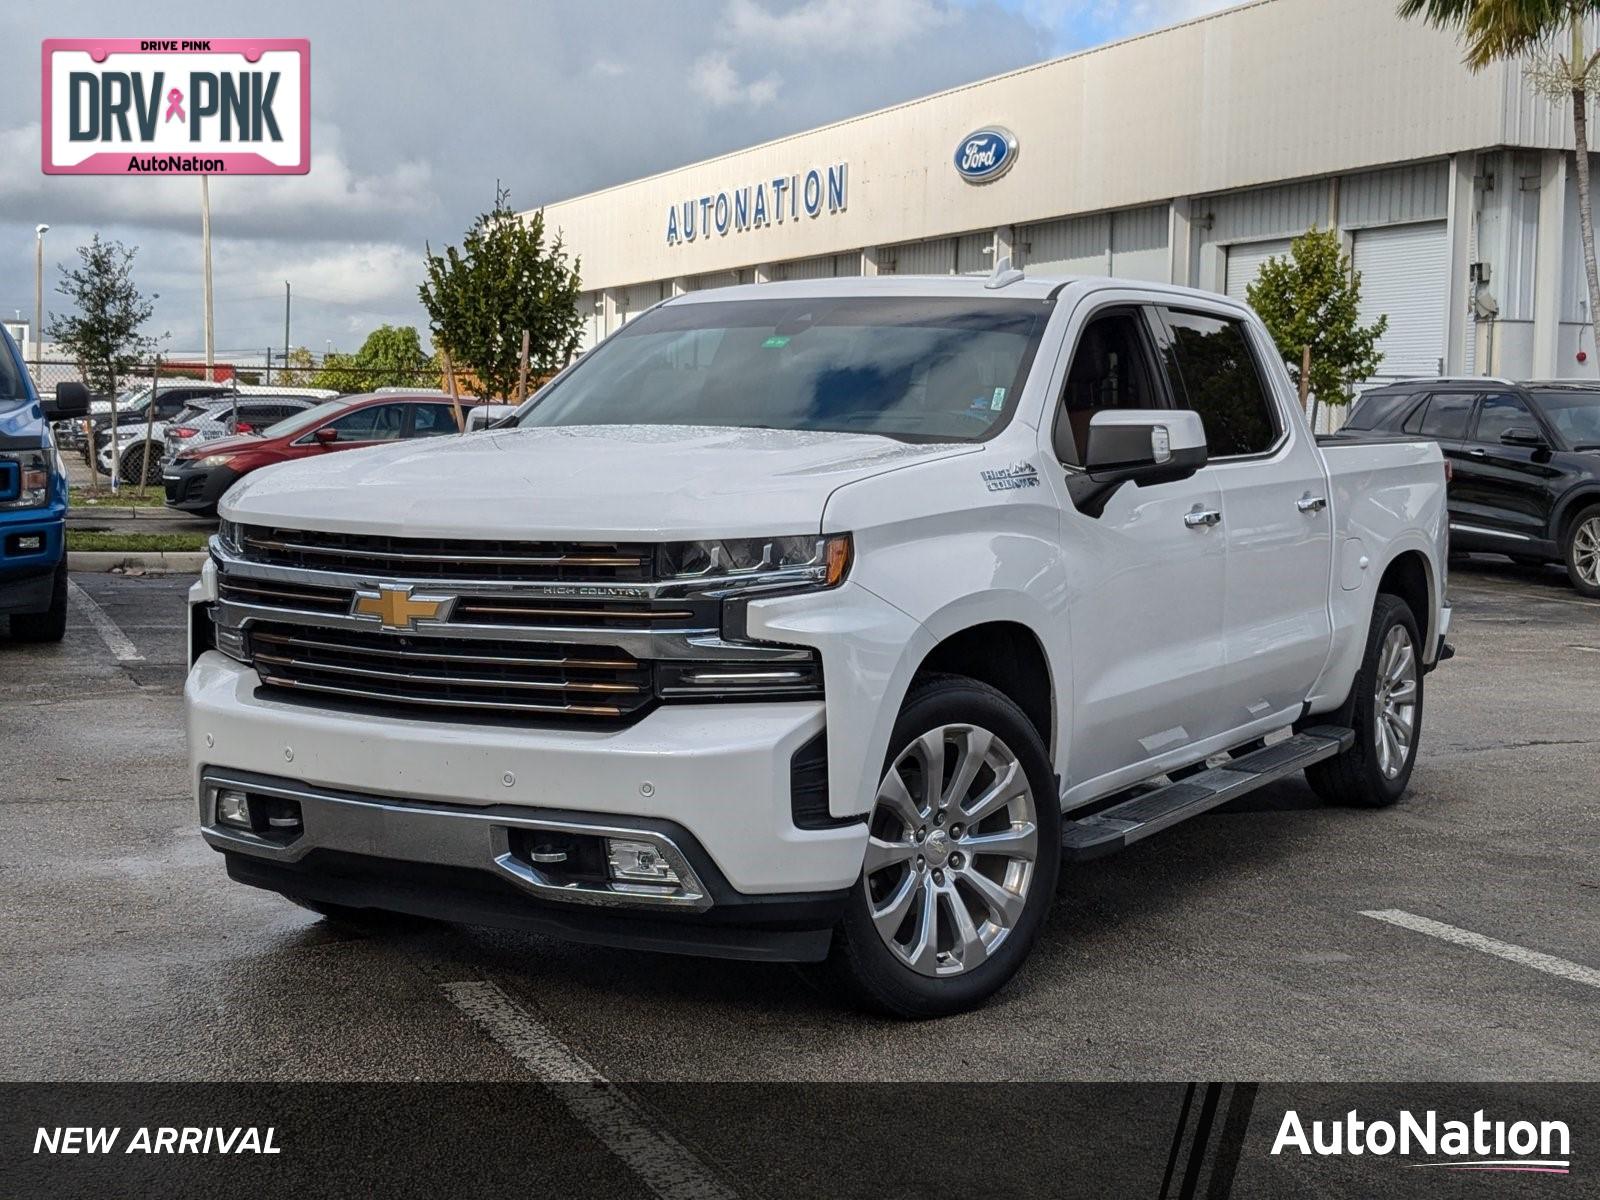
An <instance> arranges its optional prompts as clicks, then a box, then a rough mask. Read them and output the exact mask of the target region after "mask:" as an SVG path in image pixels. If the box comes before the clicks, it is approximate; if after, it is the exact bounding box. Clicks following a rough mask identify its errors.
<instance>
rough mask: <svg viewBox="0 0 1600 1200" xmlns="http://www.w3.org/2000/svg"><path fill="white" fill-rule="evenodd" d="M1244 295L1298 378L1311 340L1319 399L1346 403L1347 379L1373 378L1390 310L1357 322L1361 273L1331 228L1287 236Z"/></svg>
mask: <svg viewBox="0 0 1600 1200" xmlns="http://www.w3.org/2000/svg"><path fill="white" fill-rule="evenodd" d="M1245 299H1246V300H1248V301H1249V302H1250V307H1251V308H1253V309H1255V310H1256V312H1257V313H1258V314H1259V315H1260V317H1261V320H1262V321H1263V322H1264V323H1265V324H1266V327H1267V332H1268V333H1270V334H1271V335H1272V340H1273V342H1274V343H1275V344H1276V345H1277V347H1278V353H1279V354H1281V355H1283V361H1284V365H1285V366H1287V367H1288V368H1289V376H1290V378H1292V379H1293V380H1294V381H1295V383H1296V384H1297V385H1298V384H1299V383H1300V369H1301V362H1302V358H1303V355H1304V352H1305V348H1306V347H1307V346H1310V347H1311V375H1310V378H1309V379H1308V380H1307V387H1308V390H1310V392H1311V393H1312V394H1313V395H1315V396H1316V398H1317V402H1318V403H1320V404H1348V403H1350V390H1351V387H1352V385H1354V384H1356V383H1358V382H1360V381H1361V380H1363V379H1368V378H1371V377H1372V376H1373V375H1374V374H1376V372H1377V370H1378V366H1379V365H1380V364H1381V363H1382V362H1383V352H1382V351H1381V350H1379V349H1378V339H1379V338H1381V337H1382V336H1383V331H1384V330H1385V329H1387V328H1388V327H1389V318H1388V317H1387V316H1381V317H1379V318H1378V319H1377V320H1376V321H1374V322H1373V323H1372V324H1371V325H1363V324H1361V273H1360V272H1359V271H1355V270H1353V269H1352V268H1351V266H1350V256H1349V255H1347V254H1346V253H1345V252H1344V247H1343V246H1341V245H1340V244H1339V235H1338V234H1337V233H1335V232H1334V231H1333V230H1331V229H1316V228H1313V229H1311V230H1309V231H1307V232H1306V233H1303V234H1301V235H1300V236H1299V237H1297V238H1295V239H1294V241H1292V242H1291V243H1289V253H1288V256H1287V257H1284V258H1278V257H1273V258H1269V259H1267V261H1266V262H1265V263H1264V264H1262V267H1261V274H1260V275H1258V276H1256V280H1255V282H1254V283H1252V284H1251V285H1250V286H1249V287H1248V288H1246V289H1245Z"/></svg>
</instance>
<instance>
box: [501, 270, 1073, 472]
mask: <svg viewBox="0 0 1600 1200" xmlns="http://www.w3.org/2000/svg"><path fill="white" fill-rule="evenodd" d="M1050 310H1051V302H1049V301H1041V300H998V299H987V298H985V299H979V300H974V299H967V298H959V297H958V298H928V297H915V298H907V297H897V296H870V297H860V296H857V297H851V298H848V299H810V300H804V299H791V300H782V299H774V300H724V301H708V302H701V303H695V304H679V305H670V306H667V307H665V308H658V309H655V310H653V311H652V312H649V313H647V314H645V315H644V316H642V317H640V318H639V319H638V320H636V321H632V322H630V323H629V324H628V325H626V326H624V327H623V329H622V330H621V331H620V332H619V333H618V334H617V335H616V336H615V337H613V338H611V339H609V340H608V341H606V342H605V344H604V345H602V346H600V347H598V348H597V349H595V350H593V351H591V352H590V353H589V354H588V355H587V356H586V357H585V358H584V359H583V360H582V361H581V362H580V363H579V364H578V365H577V366H575V367H574V368H573V369H572V371H571V372H570V373H569V374H568V375H567V376H566V378H564V379H562V380H561V382H560V383H558V384H556V385H555V386H554V387H553V388H552V389H550V390H549V391H548V392H546V393H545V394H544V395H543V396H541V397H540V398H539V400H538V402H537V403H536V404H535V405H534V406H533V407H532V408H531V409H530V410H528V411H526V412H524V414H523V415H522V417H521V418H520V420H519V421H518V422H517V424H519V425H521V426H524V427H534V426H552V425H724V426H747V427H755V428H760V429H806V430H826V431H829V432H835V433H875V434H881V435H883V436H885V437H892V438H899V439H901V440H904V441H941V442H975V441H981V440H983V439H985V438H987V437H991V436H993V435H994V434H995V433H997V432H999V430H1000V429H1001V428H1002V427H1003V426H1004V425H1005V423H1006V422H1007V421H1009V420H1010V419H1011V414H1012V413H1013V412H1014V411H1015V410H1016V405H1017V399H1018V396H1019V394H1020V392H1021V390H1022V383H1023V380H1024V379H1025V378H1026V377H1027V373H1028V367H1029V365H1030V364H1031V363H1032V361H1033V355H1034V351H1035V350H1036V349H1037V347H1038V344H1039V337H1040V335H1041V334H1042V333H1043V331H1044V325H1045V321H1046V320H1047V319H1048V318H1049V316H1050Z"/></svg>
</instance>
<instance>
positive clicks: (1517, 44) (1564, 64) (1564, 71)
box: [1400, 0, 1600, 345]
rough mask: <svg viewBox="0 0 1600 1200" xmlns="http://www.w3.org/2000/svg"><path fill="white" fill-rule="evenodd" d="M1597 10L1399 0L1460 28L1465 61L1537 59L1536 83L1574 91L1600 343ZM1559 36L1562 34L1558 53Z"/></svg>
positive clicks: (1478, 65) (1492, 1)
mask: <svg viewBox="0 0 1600 1200" xmlns="http://www.w3.org/2000/svg"><path fill="white" fill-rule="evenodd" d="M1595 12H1600V0H1400V15H1401V16H1402V17H1415V16H1418V15H1420V16H1421V17H1422V19H1423V20H1425V21H1427V22H1428V23H1429V24H1430V25H1436V26H1438V27H1439V28H1441V29H1456V30H1459V31H1460V32H1461V33H1462V35H1463V36H1464V38H1465V39H1466V44H1467V58H1466V61H1467V66H1468V67H1470V68H1471V69H1472V70H1474V71H1481V70H1482V69H1483V68H1484V67H1486V66H1488V65H1489V64H1490V63H1492V62H1496V61H1498V60H1501V59H1509V58H1533V59H1535V60H1536V61H1535V63H1534V69H1533V72H1532V75H1533V78H1534V80H1535V82H1536V83H1537V84H1538V85H1540V89H1541V90H1542V91H1545V92H1547V93H1549V94H1551V95H1553V96H1566V95H1570V96H1571V98H1572V132H1573V144H1574V145H1575V146H1576V147H1577V153H1576V155H1575V158H1576V161H1577V167H1578V228H1579V229H1580V230H1581V231H1582V233H1583V266H1584V270H1585V271H1586V272H1587V273H1588V277H1589V321H1590V323H1591V324H1592V325H1593V326H1594V331H1595V344H1596V345H1600V274H1597V272H1596V270H1595V261H1594V220H1593V217H1592V215H1591V211H1590V207H1589V91H1590V86H1591V83H1592V82H1593V76H1594V74H1595V68H1596V66H1597V65H1600V50H1597V51H1595V52H1594V53H1593V54H1586V53H1585V48H1584V21H1585V19H1586V18H1587V17H1589V16H1590V15H1591V14H1593V13H1595ZM1563 35H1565V36H1566V38H1567V39H1568V42H1567V46H1568V48H1567V52H1566V53H1564V54H1563V53H1562V52H1561V51H1560V50H1559V49H1558V47H1559V46H1560V45H1561V42H1562V40H1563Z"/></svg>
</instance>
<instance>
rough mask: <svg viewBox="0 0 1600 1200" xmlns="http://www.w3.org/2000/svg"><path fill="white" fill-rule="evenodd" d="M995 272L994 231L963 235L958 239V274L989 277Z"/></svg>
mask: <svg viewBox="0 0 1600 1200" xmlns="http://www.w3.org/2000/svg"><path fill="white" fill-rule="evenodd" d="M993 270H994V230H992V229H986V230H984V231H983V232H982V233H967V234H962V236H961V237H959V238H957V239H956V274H957V275H987V274H989V273H990V272H991V271H993Z"/></svg>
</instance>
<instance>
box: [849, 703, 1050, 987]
mask: <svg viewBox="0 0 1600 1200" xmlns="http://www.w3.org/2000/svg"><path fill="white" fill-rule="evenodd" d="M867 833H868V837H867V850H866V856H865V859H864V861H863V864H862V869H861V875H860V877H859V878H858V880H857V881H856V885H855V887H854V888H853V889H852V891H851V896H850V901H849V904H848V906H847V908H846V911H845V917H844V920H843V922H842V923H841V925H840V929H839V932H838V934H837V936H836V938H835V941H834V950H833V956H832V960H831V961H832V963H833V965H834V967H835V968H836V970H838V971H839V972H840V973H841V974H842V976H843V978H844V980H845V982H846V984H847V985H848V986H849V987H850V988H851V990H852V991H854V993H855V994H856V996H857V997H858V998H859V999H860V1000H862V1001H863V1002H864V1003H865V1004H866V1005H867V1006H868V1007H870V1008H873V1009H876V1010H877V1011H880V1012H885V1013H889V1014H891V1015H894V1016H899V1017H910V1018H924V1017H938V1016H946V1015H949V1014H953V1013H958V1012H963V1011H966V1010H967V1009H971V1008H975V1007H977V1006H978V1005H980V1004H982V1003H983V1002H984V1001H985V1000H987V999H988V998H989V997H990V996H991V995H993V994H994V993H995V992H996V991H998V990H999V989H1000V988H1001V987H1002V986H1003V985H1004V984H1005V983H1006V982H1007V981H1008V980H1009V979H1010V978H1011V977H1012V976H1013V975H1015V974H1016V972H1017V970H1018V968H1019V967H1021V965H1022V963H1023V960H1024V959H1026V958H1027V956H1028V953H1029V951H1030V950H1032V948H1033V944H1034V942H1035V941H1036V940H1037V939H1038V936H1039V931H1040V929H1041V927H1042V926H1043V923H1044V918H1045V914H1046V913H1047V912H1048V910H1049V908H1050V902H1051V899H1052V897H1053V896H1054V894H1055V886H1056V877H1057V874H1058V872H1059V870H1060V864H1061V806H1060V799H1059V797H1058V796H1057V795H1056V793H1055V785H1054V777H1053V775H1052V773H1051V770H1050V760H1049V755H1048V753H1047V751H1046V749H1045V745H1044V742H1043V740H1042V739H1041V738H1040V736H1039V733H1038V731H1037V730H1036V729H1035V728H1034V727H1033V724H1032V722H1030V721H1029V720H1028V718H1027V716H1026V715H1025V714H1024V713H1023V712H1022V710H1021V709H1020V708H1018V707H1017V705H1016V704H1015V703H1013V702H1012V701H1011V700H1010V699H1008V698H1007V697H1006V696H1005V695H1003V694H1002V693H1000V692H998V691H996V690H995V689H994V688H992V687H989V686H988V685H987V684H983V683H979V682H977V681H976V680H972V679H967V678H965V677H961V676H953V675H943V676H930V677H928V678H927V679H925V680H923V681H921V682H919V683H918V684H916V685H914V686H913V688H912V690H911V692H910V694H909V695H908V696H907V698H906V702H905V705H904V706H903V707H902V709H901V711H900V716H899V719H898V720H897V721H896V722H895V728H894V734H893V737H892V738H891V740H890V751H889V755H888V760H887V762H886V764H885V768H884V774H883V778H882V781H881V782H880V783H879V785H878V794H877V799H876V801H875V803H874V806H873V809H872V813H871V815H870V817H869V818H868V830H867Z"/></svg>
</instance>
